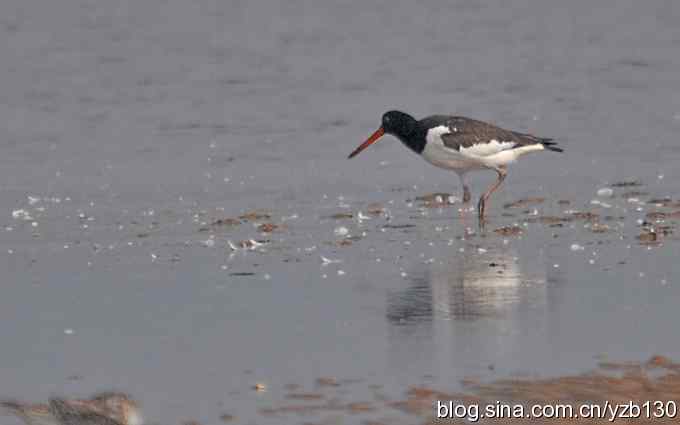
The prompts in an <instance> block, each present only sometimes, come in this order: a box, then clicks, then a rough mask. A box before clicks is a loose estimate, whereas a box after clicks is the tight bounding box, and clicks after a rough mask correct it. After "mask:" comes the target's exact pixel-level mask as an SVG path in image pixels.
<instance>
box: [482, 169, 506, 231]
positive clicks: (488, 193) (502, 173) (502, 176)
mask: <svg viewBox="0 0 680 425" xmlns="http://www.w3.org/2000/svg"><path fill="white" fill-rule="evenodd" d="M494 169H495V170H496V172H497V173H498V180H496V182H495V183H494V184H493V185H492V186H491V187H490V188H489V189H488V190H487V191H486V192H484V194H483V195H482V196H481V197H480V198H479V204H477V214H478V216H479V222H480V223H482V222H483V221H484V212H485V209H486V201H487V200H488V199H489V197H490V196H491V194H492V193H493V192H494V191H495V190H496V189H498V186H500V185H501V183H503V180H505V176H507V175H508V171H507V170H506V169H505V168H502V167H499V168H494Z"/></svg>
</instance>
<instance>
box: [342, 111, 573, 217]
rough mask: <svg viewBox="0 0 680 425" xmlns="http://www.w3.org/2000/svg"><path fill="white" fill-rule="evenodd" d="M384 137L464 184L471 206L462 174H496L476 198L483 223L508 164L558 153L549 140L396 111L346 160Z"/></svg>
mask: <svg viewBox="0 0 680 425" xmlns="http://www.w3.org/2000/svg"><path fill="white" fill-rule="evenodd" d="M384 134H391V135H393V136H395V137H396V138H398V139H399V140H400V141H401V142H402V143H404V144H405V145H406V146H407V147H408V148H410V149H411V150H413V151H414V152H415V153H417V154H419V155H421V156H422V157H423V158H424V159H425V160H426V161H427V162H429V163H431V164H432V165H435V166H437V167H440V168H444V169H447V170H453V171H455V172H456V173H457V174H458V176H459V177H460V181H461V183H462V185H463V202H465V203H467V202H469V201H470V190H469V188H468V186H467V183H466V182H465V173H467V172H468V171H471V170H485V169H489V170H494V171H496V173H498V179H497V180H496V182H495V183H494V184H493V185H492V186H491V187H490V188H489V189H488V190H487V191H486V192H484V194H483V195H482V196H481V197H480V198H479V203H478V206H477V211H478V215H479V219H480V221H482V220H483V219H484V213H485V207H486V201H487V199H488V198H489V196H491V193H493V192H494V191H495V190H496V189H497V188H498V187H499V186H500V185H501V183H502V182H503V180H504V179H505V176H506V175H507V165H508V164H510V163H512V162H515V161H516V160H517V159H518V158H519V157H520V156H522V155H525V154H527V153H530V152H537V151H542V150H551V151H555V152H562V149H561V148H559V147H557V146H556V143H555V142H553V141H552V139H547V138H541V137H536V136H532V135H531V134H525V133H520V132H516V131H511V130H506V129H503V128H500V127H496V126H495V125H492V124H489V123H485V122H483V121H478V120H474V119H471V118H465V117H457V116H448V115H432V116H429V117H426V118H423V119H421V120H416V119H415V118H413V117H412V116H411V115H409V114H406V113H404V112H400V111H389V112H386V113H385V114H383V117H382V125H381V126H380V128H378V130H376V131H375V132H374V133H373V134H372V135H371V136H370V137H369V138H368V139H367V140H366V141H365V142H364V143H362V144H361V145H360V146H359V147H357V148H356V149H355V150H354V151H353V152H352V153H351V154H350V155H349V158H353V157H354V156H356V155H358V154H359V152H361V151H362V150H364V149H366V148H367V147H368V146H370V145H372V144H373V143H375V142H376V141H377V140H378V139H380V137H382V136H383V135H384Z"/></svg>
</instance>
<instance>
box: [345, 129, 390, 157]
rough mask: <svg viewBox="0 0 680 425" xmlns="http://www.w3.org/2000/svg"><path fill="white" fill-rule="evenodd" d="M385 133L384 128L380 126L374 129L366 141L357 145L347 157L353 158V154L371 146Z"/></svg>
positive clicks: (357, 153)
mask: <svg viewBox="0 0 680 425" xmlns="http://www.w3.org/2000/svg"><path fill="white" fill-rule="evenodd" d="M384 134H385V129H384V128H382V127H380V128H379V129H377V130H376V131H375V133H373V134H371V137H369V138H368V139H366V141H365V142H364V143H362V144H360V145H359V147H358V148H356V149H354V150H353V151H352V153H351V154H349V156H348V157H347V159H349V158H354V157H355V156H357V155H359V152H361V151H362V150H364V149H366V148H367V147H369V146H371V145H372V144H373V143H375V142H377V141H378V139H379V138H381V137H382V136H383V135H384Z"/></svg>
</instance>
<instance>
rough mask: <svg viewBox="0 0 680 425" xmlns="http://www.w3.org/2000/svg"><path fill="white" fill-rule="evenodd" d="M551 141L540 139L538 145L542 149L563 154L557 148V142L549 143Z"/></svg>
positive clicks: (562, 150) (561, 150)
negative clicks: (539, 144)
mask: <svg viewBox="0 0 680 425" xmlns="http://www.w3.org/2000/svg"><path fill="white" fill-rule="evenodd" d="M551 140H552V139H541V141H540V143H541V145H543V147H544V148H545V149H547V150H549V151H553V152H564V149H562V148H560V147H558V146H557V142H551Z"/></svg>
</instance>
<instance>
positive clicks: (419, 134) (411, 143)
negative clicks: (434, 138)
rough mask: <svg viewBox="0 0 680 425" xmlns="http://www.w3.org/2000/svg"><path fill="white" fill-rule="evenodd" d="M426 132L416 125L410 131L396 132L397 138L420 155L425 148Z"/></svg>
mask: <svg viewBox="0 0 680 425" xmlns="http://www.w3.org/2000/svg"><path fill="white" fill-rule="evenodd" d="M425 133H426V132H424V131H421V129H420V128H419V127H416V128H414V129H413V131H411V132H410V133H400V134H395V136H396V137H397V139H399V140H400V141H401V143H403V144H404V145H406V147H407V148H409V149H411V150H412V151H413V152H415V153H417V154H418V155H420V154H421V153H423V150H424V149H425V143H426V140H425Z"/></svg>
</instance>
